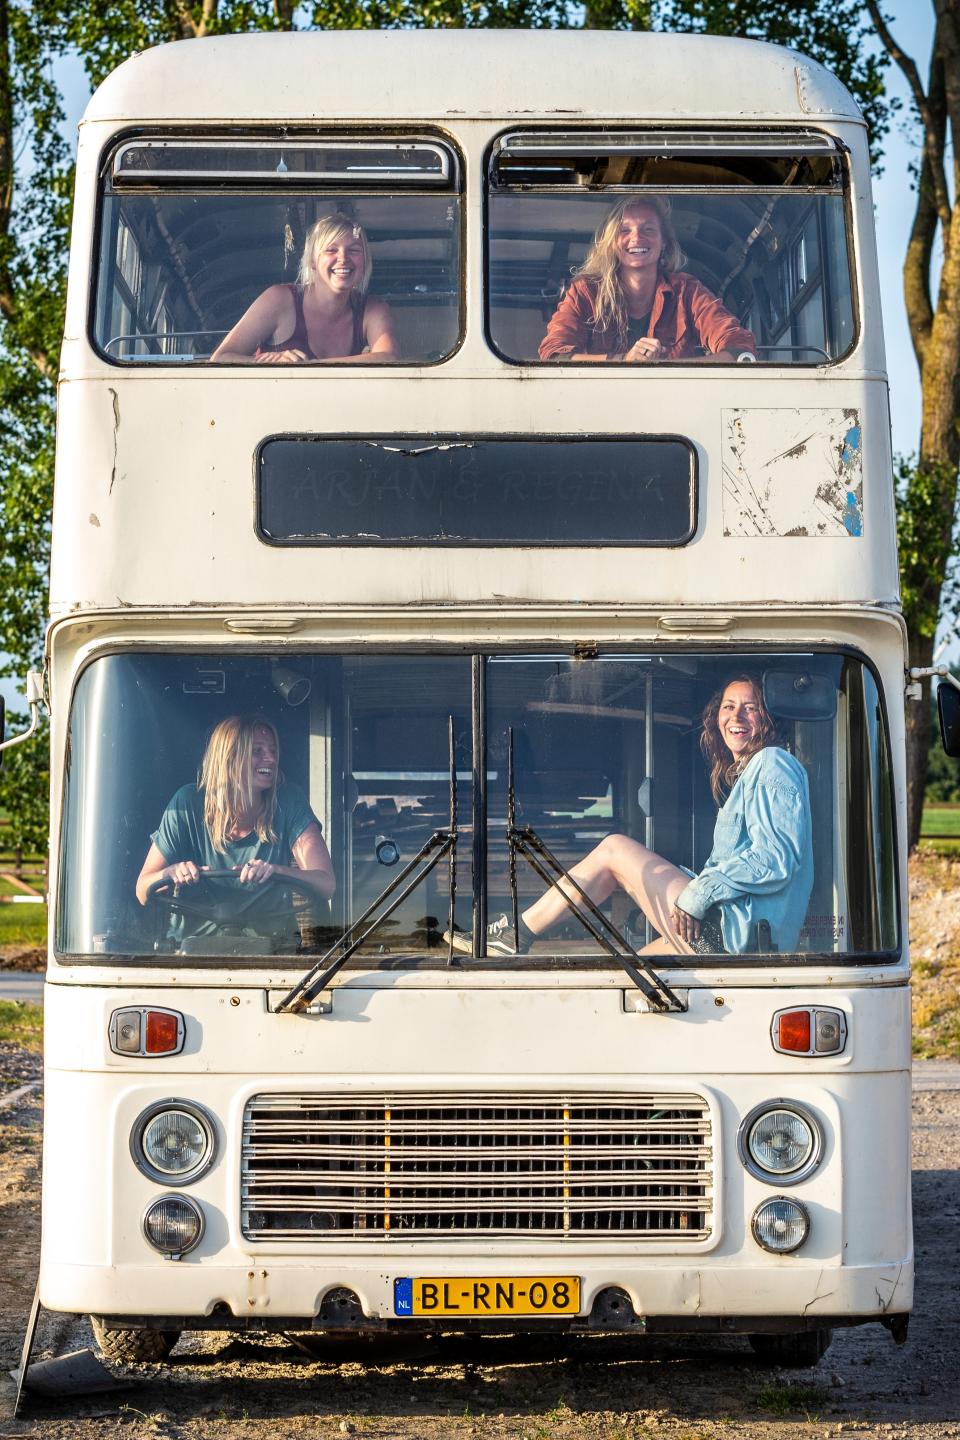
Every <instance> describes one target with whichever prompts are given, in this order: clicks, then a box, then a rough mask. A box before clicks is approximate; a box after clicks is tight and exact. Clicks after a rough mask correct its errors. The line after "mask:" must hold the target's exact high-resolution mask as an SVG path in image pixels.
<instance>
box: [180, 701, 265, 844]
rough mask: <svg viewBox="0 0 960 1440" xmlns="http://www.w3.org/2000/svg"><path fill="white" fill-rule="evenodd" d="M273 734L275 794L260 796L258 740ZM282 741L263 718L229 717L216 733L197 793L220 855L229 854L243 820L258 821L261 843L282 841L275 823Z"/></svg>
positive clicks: (209, 744) (223, 721)
mask: <svg viewBox="0 0 960 1440" xmlns="http://www.w3.org/2000/svg"><path fill="white" fill-rule="evenodd" d="M260 729H263V730H268V731H269V732H270V734H271V735H272V736H273V743H274V746H275V747H276V751H277V771H276V775H275V777H274V781H273V788H272V789H271V790H270V791H269V793H267V794H257V792H255V791H254V788H253V734H254V731H255V730H260ZM279 761H280V741H279V739H278V738H277V732H276V729H275V728H274V726H273V725H271V723H270V721H269V720H265V719H264V718H263V716H262V715H228V716H227V718H226V720H221V721H220V723H219V725H215V726H214V727H213V731H212V732H211V735H210V739H209V740H208V741H207V748H206V750H204V752H203V760H202V761H201V763H200V773H199V775H198V776H197V788H198V789H199V790H200V791H201V792H202V794H203V823H204V825H205V826H206V827H207V833H208V834H209V836H210V840H211V842H212V844H213V848H214V850H216V851H217V853H218V854H219V855H223V854H225V853H226V849H227V840H228V838H229V835H230V831H231V829H232V828H233V826H234V825H235V824H236V822H237V819H238V818H239V816H241V815H253V816H254V817H255V818H254V828H255V829H256V832H257V835H258V837H259V838H260V839H261V840H272V841H276V838H277V836H276V832H275V831H274V828H273V817H274V815H275V814H276V810H277V785H278V784H279V783H280V779H281V775H280V765H279Z"/></svg>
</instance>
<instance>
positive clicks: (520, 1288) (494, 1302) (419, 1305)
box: [393, 1275, 580, 1319]
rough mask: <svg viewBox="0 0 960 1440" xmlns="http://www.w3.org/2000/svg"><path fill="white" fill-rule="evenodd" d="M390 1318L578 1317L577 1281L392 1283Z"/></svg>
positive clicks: (406, 1279)
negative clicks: (429, 1316)
mask: <svg viewBox="0 0 960 1440" xmlns="http://www.w3.org/2000/svg"><path fill="white" fill-rule="evenodd" d="M393 1310H394V1314H395V1315H436V1316H456V1315H463V1316H484V1315H486V1316H488V1317H489V1318H490V1319H494V1318H503V1317H505V1316H509V1315H579V1313H580V1277H579V1276H578V1275H510V1276H507V1275H471V1276H469V1277H458V1276H450V1275H441V1276H437V1277H434V1276H425V1277H422V1278H411V1277H410V1276H408V1275H405V1276H401V1277H400V1278H398V1279H396V1280H394V1282H393Z"/></svg>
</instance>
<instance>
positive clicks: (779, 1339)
mask: <svg viewBox="0 0 960 1440" xmlns="http://www.w3.org/2000/svg"><path fill="white" fill-rule="evenodd" d="M748 1338H749V1340H750V1344H751V1345H752V1346H753V1350H754V1353H755V1354H756V1356H757V1358H758V1360H760V1361H761V1362H762V1363H763V1364H764V1365H783V1366H784V1367H785V1368H787V1369H792V1370H797V1369H800V1368H806V1367H807V1366H810V1365H816V1364H817V1363H818V1362H819V1361H820V1360H822V1359H823V1357H824V1355H826V1353H827V1350H828V1349H829V1347H830V1341H831V1340H832V1339H833V1331H832V1330H828V1329H827V1327H826V1326H823V1327H822V1328H820V1329H817V1330H801V1331H799V1332H798V1333H797V1334H795V1335H750V1336H749V1337H748Z"/></svg>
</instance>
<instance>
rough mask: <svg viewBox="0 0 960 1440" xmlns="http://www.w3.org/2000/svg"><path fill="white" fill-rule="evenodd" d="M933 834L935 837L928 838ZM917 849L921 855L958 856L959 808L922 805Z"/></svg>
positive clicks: (959, 849) (959, 854)
mask: <svg viewBox="0 0 960 1440" xmlns="http://www.w3.org/2000/svg"><path fill="white" fill-rule="evenodd" d="M933 835H935V836H936V837H937V838H936V839H931V838H929V837H931V836H933ZM919 849H920V853H921V854H923V855H946V856H952V857H953V858H954V859H955V858H957V857H958V856H960V808H953V807H948V806H946V805H943V806H941V805H926V806H924V810H923V819H922V820H921V822H920V846H919Z"/></svg>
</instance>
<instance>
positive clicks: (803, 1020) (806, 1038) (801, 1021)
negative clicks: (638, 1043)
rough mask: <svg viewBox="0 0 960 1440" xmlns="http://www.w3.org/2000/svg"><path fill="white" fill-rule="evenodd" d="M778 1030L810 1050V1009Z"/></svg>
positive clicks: (787, 1043)
mask: <svg viewBox="0 0 960 1440" xmlns="http://www.w3.org/2000/svg"><path fill="white" fill-rule="evenodd" d="M777 1031H778V1034H777V1040H778V1042H779V1045H780V1049H781V1050H799V1051H801V1052H802V1053H803V1054H806V1053H807V1052H808V1051H809V1050H810V1011H809V1010H785V1011H784V1012H783V1014H782V1015H779V1016H778V1017H777ZM148 1034H149V1031H148ZM148 1043H149V1042H148Z"/></svg>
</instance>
